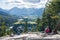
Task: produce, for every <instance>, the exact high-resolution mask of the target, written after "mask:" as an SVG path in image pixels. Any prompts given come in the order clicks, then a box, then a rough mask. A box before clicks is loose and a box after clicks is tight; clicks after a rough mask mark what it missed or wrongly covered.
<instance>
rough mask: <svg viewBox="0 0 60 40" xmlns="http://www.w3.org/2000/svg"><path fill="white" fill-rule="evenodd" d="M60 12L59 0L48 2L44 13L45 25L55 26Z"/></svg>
mask: <svg viewBox="0 0 60 40" xmlns="http://www.w3.org/2000/svg"><path fill="white" fill-rule="evenodd" d="M59 14H60V1H59V0H52V1H50V2H49V3H47V5H46V8H45V10H44V13H43V21H44V24H45V25H48V26H49V27H51V26H53V29H54V28H55V26H56V24H57V22H58V20H59Z"/></svg>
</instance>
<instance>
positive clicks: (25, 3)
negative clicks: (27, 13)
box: [0, 0, 47, 9]
mask: <svg viewBox="0 0 60 40" xmlns="http://www.w3.org/2000/svg"><path fill="white" fill-rule="evenodd" d="M46 2H47V0H0V8H3V9H11V8H13V7H18V8H44V7H45V4H46Z"/></svg>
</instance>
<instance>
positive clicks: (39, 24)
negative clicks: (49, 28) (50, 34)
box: [36, 18, 41, 32]
mask: <svg viewBox="0 0 60 40" xmlns="http://www.w3.org/2000/svg"><path fill="white" fill-rule="evenodd" d="M36 22H37V27H36V31H37V32H38V31H39V29H40V26H41V20H40V18H37V21H36Z"/></svg>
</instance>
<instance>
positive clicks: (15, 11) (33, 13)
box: [0, 7, 44, 18]
mask: <svg viewBox="0 0 60 40" xmlns="http://www.w3.org/2000/svg"><path fill="white" fill-rule="evenodd" d="M43 10H44V8H40V9H34V8H17V7H14V8H12V9H10V10H8V11H7V10H3V9H1V8H0V11H4V12H5V13H4V15H8V14H10V15H14V16H18V17H26V16H27V17H30V18H32V17H41V16H42V13H43ZM0 15H1V14H0Z"/></svg>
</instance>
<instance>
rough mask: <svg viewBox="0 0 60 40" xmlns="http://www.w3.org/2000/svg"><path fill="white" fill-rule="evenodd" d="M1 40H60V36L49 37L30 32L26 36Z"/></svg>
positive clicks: (0, 39)
mask: <svg viewBox="0 0 60 40" xmlns="http://www.w3.org/2000/svg"><path fill="white" fill-rule="evenodd" d="M0 40H60V35H59V34H56V35H51V34H50V35H48V34H46V33H40V32H29V33H25V34H20V35H15V36H13V37H9V36H5V37H0Z"/></svg>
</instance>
